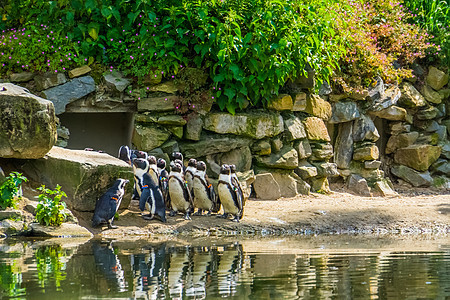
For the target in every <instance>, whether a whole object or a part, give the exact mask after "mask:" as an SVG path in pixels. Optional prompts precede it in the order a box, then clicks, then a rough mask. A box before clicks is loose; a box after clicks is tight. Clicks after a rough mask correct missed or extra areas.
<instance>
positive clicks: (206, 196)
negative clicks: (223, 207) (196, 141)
mask: <svg viewBox="0 0 450 300" xmlns="http://www.w3.org/2000/svg"><path fill="white" fill-rule="evenodd" d="M192 190H193V197H194V208H198V211H197V212H196V213H195V215H200V216H201V215H202V213H203V211H204V210H206V211H207V212H208V215H211V212H215V213H217V212H218V211H219V210H220V202H218V199H217V197H216V193H215V192H214V187H213V186H212V184H211V183H210V182H209V180H208V176H206V164H205V163H204V162H203V161H199V162H198V163H197V172H196V173H195V175H194V179H193V189H192Z"/></svg>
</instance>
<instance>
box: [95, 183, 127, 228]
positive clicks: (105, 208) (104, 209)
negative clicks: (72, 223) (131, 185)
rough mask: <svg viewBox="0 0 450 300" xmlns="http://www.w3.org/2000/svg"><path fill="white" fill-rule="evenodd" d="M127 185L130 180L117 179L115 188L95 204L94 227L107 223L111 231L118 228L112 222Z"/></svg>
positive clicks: (110, 189)
mask: <svg viewBox="0 0 450 300" xmlns="http://www.w3.org/2000/svg"><path fill="white" fill-rule="evenodd" d="M127 183H128V180H126V179H117V180H116V182H114V184H113V186H112V187H110V188H109V189H108V190H107V191H106V193H104V194H103V196H101V197H100V198H99V199H98V201H97V203H96V204H95V211H94V217H93V218H92V226H93V227H97V226H98V225H100V224H101V223H105V222H106V223H107V224H108V228H109V229H114V228H117V226H113V225H112V222H113V220H114V215H115V214H116V212H117V210H118V209H119V206H120V202H121V201H122V198H123V195H124V194H125V185H126V184H127Z"/></svg>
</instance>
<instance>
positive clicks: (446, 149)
mask: <svg viewBox="0 0 450 300" xmlns="http://www.w3.org/2000/svg"><path fill="white" fill-rule="evenodd" d="M441 148H442V152H441V157H443V158H446V159H450V141H447V142H445V143H444V144H443V145H442V147H441Z"/></svg>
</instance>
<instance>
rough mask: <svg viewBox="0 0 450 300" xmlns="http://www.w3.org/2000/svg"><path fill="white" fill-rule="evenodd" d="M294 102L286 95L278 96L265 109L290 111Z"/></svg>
mask: <svg viewBox="0 0 450 300" xmlns="http://www.w3.org/2000/svg"><path fill="white" fill-rule="evenodd" d="M293 106H294V102H293V101H292V97H291V96H290V95H287V94H280V95H278V96H277V97H275V98H274V99H272V100H271V101H270V102H269V103H268V104H267V108H268V109H272V110H280V111H281V110H292V108H293Z"/></svg>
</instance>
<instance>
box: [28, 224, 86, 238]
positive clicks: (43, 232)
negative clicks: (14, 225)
mask: <svg viewBox="0 0 450 300" xmlns="http://www.w3.org/2000/svg"><path fill="white" fill-rule="evenodd" d="M31 229H32V232H31V234H32V235H33V236H41V237H64V238H69V237H89V238H92V237H93V236H94V235H93V234H92V233H90V232H89V230H87V229H86V228H84V227H81V226H80V225H77V224H69V223H63V224H61V226H59V227H55V226H43V225H41V224H38V223H31Z"/></svg>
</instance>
